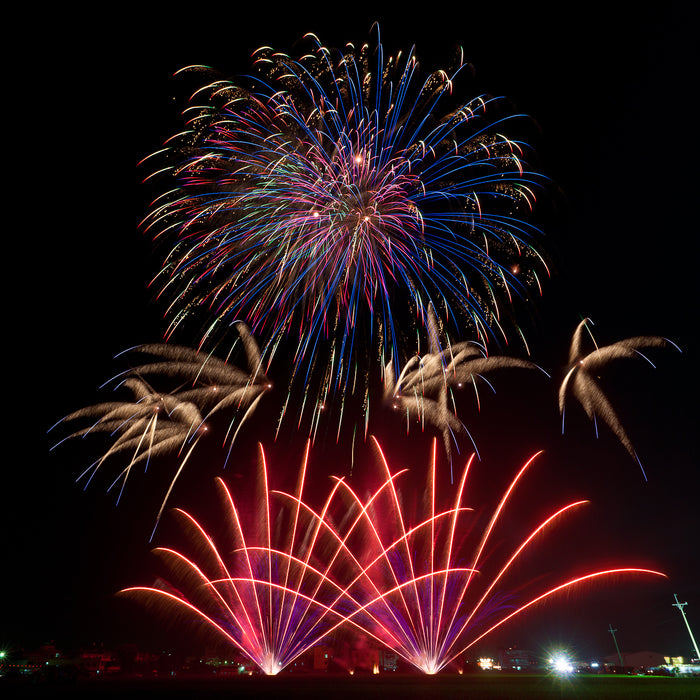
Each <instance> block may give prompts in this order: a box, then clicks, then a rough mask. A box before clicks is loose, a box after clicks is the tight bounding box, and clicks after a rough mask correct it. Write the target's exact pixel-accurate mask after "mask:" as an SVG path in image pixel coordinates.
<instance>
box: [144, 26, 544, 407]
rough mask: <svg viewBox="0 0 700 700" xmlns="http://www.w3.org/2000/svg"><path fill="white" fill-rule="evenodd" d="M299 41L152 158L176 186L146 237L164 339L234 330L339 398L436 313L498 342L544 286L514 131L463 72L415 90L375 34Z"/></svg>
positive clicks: (218, 88)
mask: <svg viewBox="0 0 700 700" xmlns="http://www.w3.org/2000/svg"><path fill="white" fill-rule="evenodd" d="M306 39H307V40H308V41H309V42H310V49H309V52H308V53H306V54H304V55H303V56H301V57H299V58H298V59H294V58H291V57H289V56H287V55H284V54H280V53H277V52H274V51H273V50H271V49H267V48H264V49H260V50H259V51H257V52H256V53H255V55H254V58H255V61H254V68H255V71H256V74H255V76H253V77H246V78H241V79H240V80H237V81H236V82H233V81H230V80H227V79H222V78H218V79H214V78H212V82H210V83H209V84H207V85H205V86H204V87H202V88H201V89H200V90H198V91H197V93H196V94H195V96H194V97H193V106H192V107H191V108H190V109H189V110H188V111H187V113H188V117H189V119H188V127H187V130H186V131H185V132H184V133H182V134H180V135H178V136H177V137H175V138H174V139H172V140H171V141H170V142H169V143H168V145H167V148H166V149H165V150H164V151H163V152H160V154H161V155H163V156H164V157H165V159H166V162H165V165H164V168H163V169H161V170H159V171H158V173H159V174H160V175H163V174H167V175H169V176H170V177H171V179H172V180H173V187H172V189H171V190H169V191H168V193H167V194H165V195H162V196H161V197H159V198H157V199H156V201H155V202H154V204H153V206H152V209H151V211H150V213H149V215H148V216H147V218H146V221H145V225H146V228H147V230H148V231H150V232H152V233H153V235H154V237H155V238H156V239H158V240H162V241H164V242H166V244H167V245H168V247H169V250H170V252H169V254H168V256H167V259H166V261H165V264H164V266H163V268H162V271H161V273H160V274H159V275H158V277H157V283H158V284H159V285H160V287H161V291H162V294H163V295H165V296H166V297H167V298H169V299H170V307H169V308H170V316H171V324H170V329H169V333H172V332H174V331H175V329H176V328H177V327H178V326H180V325H181V324H182V323H183V322H184V321H185V320H186V319H187V318H188V317H189V316H191V315H193V314H195V315H196V314H197V313H198V312H199V311H201V310H202V309H205V310H206V312H205V318H207V319H208V320H207V321H206V323H205V327H204V329H203V331H202V340H203V341H204V340H207V339H212V338H216V337H217V336H219V335H220V334H221V332H223V331H225V330H226V328H227V327H228V325H229V324H230V323H231V322H232V321H234V320H237V319H239V318H241V319H244V320H245V321H246V322H247V323H248V324H249V325H250V326H251V328H252V330H253V332H254V333H255V334H256V335H258V336H259V337H261V338H263V340H264V352H265V353H267V354H268V355H269V356H270V357H271V356H272V355H273V354H274V352H275V349H276V348H277V346H278V344H279V343H280V342H281V341H282V340H283V339H286V340H288V341H291V342H292V343H293V345H294V348H295V349H294V355H295V357H294V361H293V366H294V368H295V369H294V376H293V378H292V379H294V378H295V377H298V378H299V381H300V382H301V383H302V386H304V385H305V384H306V383H307V382H308V380H309V377H310V375H311V374H312V373H313V372H314V371H317V372H318V373H319V375H320V376H319V378H318V381H319V382H320V384H321V386H322V389H321V392H323V391H325V392H327V393H328V392H330V393H333V394H334V393H335V392H337V391H342V392H346V391H348V389H349V388H350V389H351V388H353V387H355V386H356V385H357V381H356V376H357V373H358V372H359V373H361V374H365V373H367V372H368V371H369V369H371V368H369V367H368V364H369V365H372V364H373V362H375V361H376V366H377V367H378V371H379V372H381V369H382V368H383V367H384V365H385V364H386V362H387V361H388V360H389V359H390V358H392V359H393V360H394V362H395V363H399V362H400V361H401V360H400V358H401V352H400V351H399V350H400V346H401V344H402V343H401V338H400V336H401V331H400V330H399V329H400V328H404V329H406V328H407V327H408V326H416V325H417V327H418V330H419V331H421V330H422V329H424V328H425V326H426V324H427V318H428V308H429V306H430V305H432V306H433V307H434V308H435V309H437V310H439V313H440V315H441V316H443V317H444V318H445V319H447V320H449V322H450V323H451V324H453V326H454V328H455V329H457V330H458V331H459V333H464V332H467V329H468V332H469V334H470V335H471V336H472V337H473V338H475V339H477V340H480V341H481V342H482V343H486V342H488V341H489V340H491V339H493V337H494V336H496V337H498V336H501V337H505V336H504V329H503V327H502V324H501V321H500V320H499V319H500V318H501V315H502V314H503V313H504V311H505V309H507V308H508V307H509V305H510V304H511V302H513V298H514V297H515V296H520V297H527V296H528V289H530V288H532V287H535V288H539V277H538V276H541V275H542V274H543V272H544V273H545V274H546V265H545V264H544V261H543V259H542V256H541V254H540V252H539V251H538V249H537V242H538V239H539V236H538V233H537V232H536V230H535V229H534V228H533V226H532V225H531V224H529V223H527V221H526V217H527V216H528V215H529V212H530V209H531V208H532V205H533V202H534V199H535V192H536V190H537V189H538V188H540V187H541V186H542V183H543V178H542V177H541V176H540V175H539V174H537V173H535V172H533V171H532V169H531V168H529V167H528V164H527V154H528V151H529V148H528V146H527V145H526V144H525V143H523V142H522V141H518V140H514V139H511V138H508V137H506V136H504V135H503V133H504V131H507V130H508V128H509V122H510V121H511V120H512V119H514V116H515V115H513V114H512V113H511V112H508V111H507V109H506V105H505V103H504V101H503V100H502V99H497V98H492V97H489V96H478V97H476V98H473V99H469V100H467V101H463V100H460V99H459V97H458V95H459V88H460V85H459V83H460V81H461V79H462V78H464V77H467V75H468V74H469V67H468V66H467V65H466V64H463V63H462V62H461V60H460V62H459V65H458V67H457V68H456V70H454V71H453V72H451V73H448V72H446V71H443V70H439V71H436V72H434V73H432V74H429V75H427V77H421V71H420V69H419V65H418V62H417V60H416V57H415V55H414V54H413V52H412V51H410V52H408V53H407V54H405V55H401V54H399V55H397V56H395V57H393V56H386V55H385V53H384V49H383V47H382V44H381V42H380V41H379V38H378V34H377V41H376V43H375V44H374V45H373V46H369V45H365V46H363V47H362V48H361V49H359V50H356V49H355V48H354V47H353V46H351V45H348V46H346V48H345V49H344V50H329V49H327V48H325V47H323V46H322V45H321V44H320V42H319V41H318V40H317V39H316V38H315V37H314V36H312V35H308V36H307V37H306ZM194 70H203V69H202V68H201V67H199V68H195V69H194ZM516 264H517V269H518V270H520V271H522V272H519V273H518V274H517V275H516V274H515V273H514V272H513V269H516V268H515V267H514V266H515V265H516ZM399 320H401V321H402V322H401V323H399V322H398V321H399ZM407 323H408V326H407ZM372 346H373V349H372V350H369V348H370V347H372ZM321 350H323V352H320V351H321ZM319 355H321V356H322V357H323V358H324V359H323V361H319V359H318V358H319ZM368 358H374V360H370V362H368V361H367V360H368ZM321 365H322V367H321Z"/></svg>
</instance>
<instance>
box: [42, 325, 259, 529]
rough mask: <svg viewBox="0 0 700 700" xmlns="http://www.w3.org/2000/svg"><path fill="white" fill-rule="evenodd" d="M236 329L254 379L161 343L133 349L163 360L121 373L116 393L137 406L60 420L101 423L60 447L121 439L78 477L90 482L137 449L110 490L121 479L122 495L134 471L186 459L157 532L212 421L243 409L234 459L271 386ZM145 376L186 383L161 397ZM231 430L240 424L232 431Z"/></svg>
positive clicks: (90, 410) (244, 332)
mask: <svg viewBox="0 0 700 700" xmlns="http://www.w3.org/2000/svg"><path fill="white" fill-rule="evenodd" d="M237 329H238V332H239V334H240V338H241V341H242V343H243V348H244V351H245V355H246V359H247V363H248V370H249V372H248V373H246V372H244V371H242V370H240V369H239V368H237V367H235V366H234V365H232V364H231V363H229V362H227V361H224V360H221V359H219V358H217V357H215V356H213V355H211V354H206V353H203V352H200V351H197V350H193V349H191V348H186V347H181V346H175V345H167V344H162V343H161V344H148V345H141V346H139V347H137V348H133V351H136V352H140V353H143V354H148V355H152V356H154V357H158V358H160V361H157V362H150V363H147V364H142V365H139V366H137V367H134V368H131V369H129V370H127V371H126V372H125V373H123V374H122V376H121V381H120V383H119V385H118V387H117V388H119V387H124V388H126V389H129V390H130V391H131V393H132V394H133V400H132V401H127V402H108V403H102V404H97V405H96V406H90V407H87V408H83V409H81V410H79V411H75V412H74V413H71V414H70V415H68V416H66V417H65V418H64V419H63V420H62V421H60V423H67V422H70V421H74V420H78V419H84V418H94V417H98V420H97V422H95V423H94V424H92V425H91V426H89V427H88V428H83V429H81V430H78V431H76V432H74V433H72V434H71V435H69V436H68V437H66V438H64V440H62V441H61V442H64V441H65V440H68V439H70V438H75V437H86V436H87V435H90V434H93V433H104V432H108V433H110V435H112V436H116V439H115V441H114V443H113V444H112V446H111V447H110V448H109V449H108V450H107V451H106V452H105V454H104V455H102V457H100V459H99V460H97V461H96V462H95V463H93V464H92V465H91V466H90V467H89V468H88V469H87V470H85V472H83V474H81V476H80V477H79V479H81V478H83V477H84V476H85V475H86V474H90V476H89V479H88V481H87V483H88V484H89V483H90V481H91V480H92V477H93V476H94V475H95V473H96V472H97V471H98V469H99V468H100V467H101V466H102V465H103V464H104V462H105V461H106V460H107V459H108V458H110V457H113V456H116V455H119V454H121V453H123V452H127V451H131V452H132V453H133V454H132V457H131V460H130V461H129V463H128V465H127V466H126V467H125V468H124V469H123V470H122V472H121V473H120V475H119V477H118V478H117V479H116V480H115V481H114V482H113V483H112V485H111V486H110V489H111V488H112V487H113V486H114V485H115V484H116V483H117V481H119V479H120V478H121V479H122V486H121V490H120V497H121V493H122V491H123V489H124V486H125V485H126V481H127V479H128V477H129V475H130V473H131V470H132V469H133V467H134V466H135V465H137V464H140V463H144V462H145V463H146V466H147V465H148V463H149V461H150V459H151V458H152V457H156V456H162V455H169V454H174V453H175V454H177V455H178V456H179V457H180V458H181V461H180V462H179V465H178V467H177V469H176V471H175V474H174V476H173V478H172V480H171V481H170V484H169V486H168V488H167V491H166V494H165V497H164V499H163V501H162V502H161V505H160V509H159V511H158V515H157V517H156V524H155V527H157V526H158V522H159V521H160V519H161V516H162V514H163V512H164V510H165V507H166V504H167V501H168V499H169V497H170V495H171V493H172V490H173V488H174V486H175V483H176V481H177V479H178V478H179V476H180V475H181V474H182V471H183V469H184V468H185V465H186V464H187V463H188V460H189V458H190V456H191V455H192V453H193V451H194V450H195V447H196V446H197V443H198V442H199V439H200V438H201V437H202V436H203V435H204V434H205V433H206V432H207V425H206V421H207V420H209V419H211V418H212V416H214V414H216V413H217V412H219V411H222V410H224V409H233V410H234V414H235V415H238V414H239V413H240V412H241V411H243V414H242V416H241V418H240V420H239V422H238V426H237V428H236V430H235V432H234V433H233V435H232V437H231V438H230V440H229V455H230V452H231V449H232V447H233V443H234V441H235V439H236V436H237V435H238V431H239V430H240V428H241V426H242V425H243V423H244V422H245V421H246V420H247V419H248V418H249V417H250V416H251V415H252V413H253V412H254V411H255V409H256V407H257V406H258V404H259V402H260V400H261V398H262V397H263V396H264V395H265V394H266V393H267V392H269V391H270V390H271V388H272V384H271V383H270V381H269V379H268V377H267V375H266V374H265V372H264V371H263V369H262V366H261V364H262V362H261V357H260V352H259V349H258V346H257V343H256V342H255V339H254V338H253V336H252V335H251V333H250V330H249V329H248V327H247V326H246V325H245V324H242V323H239V324H237ZM144 377H149V378H151V377H158V378H160V379H162V378H163V377H166V378H168V379H169V380H175V381H177V382H179V383H178V385H177V386H176V387H175V388H174V389H171V390H170V391H169V392H167V393H157V392H155V391H154V389H152V388H151V386H150V384H148V383H147V382H146V380H145V379H144ZM234 420H235V416H234ZM232 425H233V422H232V423H231V424H230V427H229V432H230V429H231V427H232ZM54 427H55V426H54ZM59 444H60V443H59ZM227 459H228V457H227ZM155 527H154V530H153V532H155ZM152 537H153V533H152V534H151V538H152Z"/></svg>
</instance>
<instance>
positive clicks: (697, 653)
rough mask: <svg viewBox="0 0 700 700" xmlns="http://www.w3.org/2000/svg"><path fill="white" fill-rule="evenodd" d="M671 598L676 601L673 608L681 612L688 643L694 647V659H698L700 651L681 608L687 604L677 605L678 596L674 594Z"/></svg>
mask: <svg viewBox="0 0 700 700" xmlns="http://www.w3.org/2000/svg"><path fill="white" fill-rule="evenodd" d="M673 597H674V598H675V599H676V602H675V603H673V607H674V608H678V609H679V610H680V611H681V615H683V622H685V626H686V627H687V628H688V634H689V635H690V641H691V642H692V643H693V646H694V647H695V658H696V659H700V651H698V643H697V642H696V641H695V637H693V633H692V632H691V630H690V624H689V623H688V618H687V617H686V616H685V610H683V608H684V607H685V606H686V605H688V603H679V602H678V595H677V594H676V593H674V594H673Z"/></svg>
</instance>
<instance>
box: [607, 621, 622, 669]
mask: <svg viewBox="0 0 700 700" xmlns="http://www.w3.org/2000/svg"><path fill="white" fill-rule="evenodd" d="M608 632H610V634H612V638H613V642H615V649H617V658H618V659H620V668H622V667H623V666H624V665H625V664H624V662H623V661H622V654H621V653H620V647H619V646H617V639H615V632H617V630H614V629H613V626H612V624H611V625H609V627H608Z"/></svg>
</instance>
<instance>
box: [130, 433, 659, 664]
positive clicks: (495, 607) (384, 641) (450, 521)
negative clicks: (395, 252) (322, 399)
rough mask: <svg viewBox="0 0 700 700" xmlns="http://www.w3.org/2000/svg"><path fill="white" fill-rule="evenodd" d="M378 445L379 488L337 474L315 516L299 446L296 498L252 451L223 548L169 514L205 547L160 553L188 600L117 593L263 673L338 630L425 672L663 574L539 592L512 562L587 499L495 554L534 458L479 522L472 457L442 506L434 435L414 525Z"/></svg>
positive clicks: (623, 571) (157, 590)
mask: <svg viewBox="0 0 700 700" xmlns="http://www.w3.org/2000/svg"><path fill="white" fill-rule="evenodd" d="M375 444H376V447H377V451H378V454H379V456H380V460H379V461H380V463H381V465H382V469H383V473H384V479H383V481H382V482H381V483H380V485H379V487H378V488H377V489H376V490H374V491H373V492H371V493H370V494H369V496H367V497H365V498H364V499H363V498H361V497H360V496H359V495H358V494H357V493H356V491H355V490H353V488H352V487H351V486H350V485H349V484H348V483H347V482H346V481H345V479H339V478H337V479H335V483H334V485H333V487H332V488H331V490H330V493H329V495H328V496H327V498H326V499H325V501H324V502H323V506H322V508H321V509H320V510H314V509H313V508H312V507H311V506H309V505H308V504H307V503H305V502H304V500H303V498H302V496H303V490H304V482H305V478H306V466H307V459H308V447H307V451H306V454H305V456H304V460H303V464H302V468H301V470H300V474H299V480H298V483H297V487H296V490H295V492H294V493H292V494H290V493H285V492H281V491H271V490H270V489H269V486H268V475H267V467H266V465H265V459H264V453H263V452H262V449H261V460H260V472H259V487H260V493H259V498H258V499H257V500H256V503H257V504H258V510H257V512H256V514H255V517H254V518H252V520H251V521H250V522H247V523H245V524H244V521H243V519H242V517H241V514H240V512H239V509H238V508H237V507H236V505H235V503H234V500H233V498H232V496H231V492H230V491H229V489H228V488H227V487H226V486H225V484H224V483H223V481H221V480H218V483H219V485H220V487H221V489H222V493H223V495H224V500H225V503H226V509H227V516H228V520H227V524H228V525H229V529H230V541H229V542H227V547H226V549H225V550H220V549H217V546H216V544H215V542H214V538H213V537H212V536H210V535H209V534H208V533H207V532H206V531H205V530H204V528H203V527H202V526H201V525H200V524H199V523H198V522H197V521H196V520H195V519H194V518H193V517H191V516H190V515H188V514H187V513H184V511H178V512H179V513H180V514H181V515H182V517H183V518H184V520H185V522H186V524H188V525H189V526H190V528H191V530H192V532H193V533H194V539H195V540H196V541H197V542H198V544H199V545H200V550H201V551H203V552H205V556H204V559H205V561H204V563H202V564H197V563H195V562H194V561H193V560H192V559H190V558H188V557H186V556H184V555H182V554H180V553H178V552H176V551H174V550H172V549H164V548H159V549H157V550H156V552H157V553H159V554H160V555H162V556H163V557H164V558H165V559H166V560H168V561H169V563H171V564H173V565H175V568H176V570H178V572H179V573H180V574H181V575H182V580H184V581H187V582H188V591H189V592H188V594H187V595H185V594H183V593H181V592H179V591H177V590H176V589H174V588H171V587H169V586H160V587H136V588H129V589H126V590H124V591H122V593H125V594H130V595H137V596H140V597H141V596H145V597H146V598H147V599H151V600H156V601H159V602H161V603H165V604H166V605H170V606H175V607H177V608H180V609H183V608H184V609H185V610H187V611H188V612H189V613H191V615H193V616H194V617H195V618H196V619H199V620H200V621H204V622H205V623H207V626H208V627H209V628H210V629H211V630H214V631H216V632H218V633H219V634H220V635H222V636H223V637H224V638H225V639H226V640H228V641H229V642H230V643H231V644H233V645H234V646H235V647H237V648H238V649H240V650H241V651H242V652H244V653H245V654H246V655H247V656H248V657H249V658H250V659H251V660H252V661H253V662H254V663H256V664H257V665H258V667H259V668H260V669H261V670H262V671H263V672H264V673H266V674H276V673H278V672H279V671H280V670H281V669H283V668H284V667H285V666H286V665H288V664H289V663H290V662H292V661H293V660H294V659H296V658H297V657H299V656H300V655H301V654H303V653H304V652H305V651H307V650H309V649H310V648H311V647H313V646H314V645H315V644H318V643H319V642H320V641H321V640H322V639H323V638H324V637H326V636H327V635H328V634H329V633H330V632H332V631H334V630H335V629H337V628H338V627H340V626H352V627H353V628H355V629H356V630H360V631H362V632H364V633H365V634H367V635H369V636H370V637H371V638H373V639H374V640H376V641H377V642H378V643H380V644H381V645H383V646H385V647H388V648H390V649H392V650H394V651H395V652H396V653H398V654H399V655H400V656H401V657H403V658H404V659H405V660H406V661H407V662H409V663H410V664H412V665H413V666H415V667H416V668H418V669H419V670H421V671H423V672H424V673H427V674H434V673H437V672H438V671H440V670H441V669H442V668H444V667H445V666H446V665H448V664H449V663H450V662H452V661H453V660H455V659H456V658H458V657H459V656H460V655H462V654H463V653H464V652H465V651H466V650H467V649H469V648H470V647H471V646H473V645H474V644H476V643H477V642H478V641H479V640H481V639H483V638H484V637H485V636H486V635H488V634H490V633H491V632H493V631H494V630H495V629H497V628H498V627H500V626H501V625H503V624H505V623H506V622H508V621H509V620H511V619H513V618H514V617H516V616H518V615H520V614H522V613H523V612H525V611H526V610H528V609H530V608H532V607H533V606H535V605H536V604H537V603H540V602H541V601H544V600H546V599H548V598H551V597H552V596H554V595H555V594H557V593H559V592H561V591H565V590H571V589H573V588H576V587H579V586H580V585H581V584H584V583H585V582H589V581H592V580H595V579H601V578H604V577H605V578H610V577H617V576H620V575H627V574H649V575H653V576H663V574H661V573H659V572H657V571H652V570H649V569H641V568H629V567H626V568H613V569H604V570H596V571H592V572H590V573H587V574H584V575H577V576H573V577H564V578H563V579H560V581H559V582H558V583H556V584H554V585H550V586H547V587H541V583H540V580H541V579H540V577H538V578H537V580H533V581H517V580H514V579H513V577H512V574H513V569H514V565H515V564H516V563H518V562H519V561H520V560H521V558H523V557H524V555H525V554H526V553H529V551H530V550H531V549H532V548H533V547H534V546H535V544H536V543H537V542H538V541H539V540H541V539H542V538H544V537H545V536H546V535H547V534H548V532H549V531H551V530H552V529H553V528H554V526H555V525H556V524H557V523H558V522H559V521H560V520H561V519H562V518H564V517H567V516H568V515H569V514H570V513H572V512H573V511H574V510H577V509H578V508H580V507H581V506H582V505H583V504H585V503H586V502H587V501H574V502H571V503H568V504H566V505H564V506H563V507H560V508H558V509H557V510H555V511H554V512H553V513H552V514H550V515H549V516H548V517H546V518H545V519H544V520H542V521H541V522H540V523H539V524H538V525H537V526H536V527H534V528H533V529H532V530H531V531H529V532H528V533H527V536H526V537H525V538H524V539H523V540H522V541H520V542H519V543H517V544H516V545H515V546H514V547H512V549H509V550H508V551H507V552H506V553H505V555H503V554H502V553H501V552H499V548H496V547H494V546H493V544H492V539H493V533H494V532H497V531H498V529H499V527H503V522H502V520H503V518H502V515H503V512H504V509H505V508H506V506H507V505H508V504H509V503H510V502H511V500H512V498H513V495H514V493H515V492H516V490H517V487H518V485H519V484H520V482H521V480H522V479H523V477H524V476H525V474H526V472H527V471H528V470H529V469H530V468H531V466H532V464H533V463H534V461H535V459H536V457H537V455H534V456H533V457H532V458H530V459H529V460H528V461H527V462H526V463H525V465H524V466H523V467H522V468H521V469H520V470H519V471H518V473H517V474H516V475H515V477H514V478H513V479H512V480H511V481H510V483H509V484H508V486H507V488H506V490H505V492H504V494H503V496H502V498H501V499H500V501H499V502H498V504H497V506H496V508H495V509H494V511H493V514H492V515H491V517H490V518H489V520H488V523H487V525H486V527H485V529H483V530H479V529H477V528H476V527H475V525H476V524H477V523H475V522H474V521H475V517H474V513H473V509H471V508H469V507H467V506H465V505H463V502H464V501H465V494H466V490H467V489H466V486H467V476H468V474H469V471H470V468H471V466H472V462H473V458H472V459H470V460H469V461H468V462H467V464H466V466H465V468H464V470H463V472H462V475H461V479H460V481H459V484H458V487H457V489H456V490H452V494H453V500H452V503H451V504H450V505H449V507H448V508H447V509H445V510H440V509H438V508H437V496H436V493H437V491H436V481H435V472H436V454H437V450H436V442H433V459H432V463H431V466H430V469H429V470H428V478H427V484H426V489H425V491H424V494H425V499H424V507H423V512H422V513H421V514H420V515H419V516H418V517H417V518H416V519H415V520H414V521H413V522H411V521H409V518H408V514H407V512H406V511H407V508H406V507H405V506H404V504H403V500H402V497H401V494H400V491H399V487H398V486H397V482H398V481H399V480H400V478H401V477H402V476H403V475H404V474H405V472H406V470H403V471H399V472H397V473H392V472H391V470H390V469H389V465H388V463H387V461H386V459H385V457H384V455H383V453H382V451H381V448H380V447H379V444H378V443H376V441H375ZM538 454H539V453H538ZM221 552H227V554H222V553H221ZM487 554H488V557H487ZM487 559H488V561H487ZM516 590H517V594H516V593H515V592H514V591H516Z"/></svg>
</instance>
